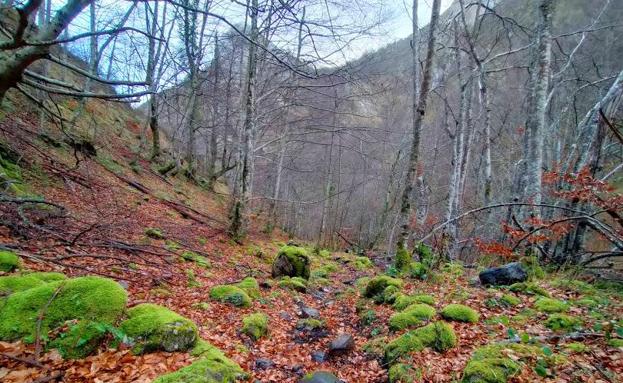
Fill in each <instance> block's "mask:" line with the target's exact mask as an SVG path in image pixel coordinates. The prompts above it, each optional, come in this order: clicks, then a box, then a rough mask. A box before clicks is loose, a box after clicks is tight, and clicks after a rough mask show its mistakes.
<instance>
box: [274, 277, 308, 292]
mask: <svg viewBox="0 0 623 383" xmlns="http://www.w3.org/2000/svg"><path fill="white" fill-rule="evenodd" d="M277 285H278V286H279V287H281V288H284V289H291V290H295V291H299V292H301V293H304V292H305V291H307V281H306V280H305V279H303V278H300V277H294V278H290V277H283V278H281V280H280V281H279V282H278V283H277Z"/></svg>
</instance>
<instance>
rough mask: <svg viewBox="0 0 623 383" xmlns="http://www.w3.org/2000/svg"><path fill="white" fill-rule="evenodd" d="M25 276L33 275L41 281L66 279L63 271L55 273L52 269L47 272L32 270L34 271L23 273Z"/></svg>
mask: <svg viewBox="0 0 623 383" xmlns="http://www.w3.org/2000/svg"><path fill="white" fill-rule="evenodd" d="M24 275H27V276H31V277H35V278H37V279H39V280H41V281H43V282H54V281H62V280H65V279H67V277H66V276H65V274H63V273H57V272H53V271H49V272H34V273H28V274H24Z"/></svg>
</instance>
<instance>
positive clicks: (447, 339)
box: [385, 321, 457, 364]
mask: <svg viewBox="0 0 623 383" xmlns="http://www.w3.org/2000/svg"><path fill="white" fill-rule="evenodd" d="M456 345H457V338H456V334H455V333H454V329H453V328H452V326H450V325H449V324H448V323H446V322H442V321H439V322H433V323H431V324H428V325H426V326H424V327H420V328H418V329H415V330H412V331H409V332H407V333H405V334H403V335H401V336H399V337H398V338H396V339H394V340H393V341H391V342H390V343H389V344H387V346H386V347H385V361H386V362H387V363H388V364H394V363H396V362H397V361H398V360H399V359H400V358H401V357H403V356H405V355H407V354H408V353H410V352H413V351H421V350H423V349H424V348H425V347H430V348H433V349H435V350H436V351H439V352H444V351H447V350H449V349H451V348H454V347H456Z"/></svg>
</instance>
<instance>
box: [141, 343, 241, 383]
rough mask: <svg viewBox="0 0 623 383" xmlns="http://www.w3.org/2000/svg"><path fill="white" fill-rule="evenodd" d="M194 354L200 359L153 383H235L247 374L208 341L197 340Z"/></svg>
mask: <svg viewBox="0 0 623 383" xmlns="http://www.w3.org/2000/svg"><path fill="white" fill-rule="evenodd" d="M192 355H193V356H197V357H199V359H197V360H196V361H195V362H194V363H192V364H191V365H189V366H186V367H183V368H181V369H179V370H177V371H175V372H172V373H169V374H166V375H162V376H160V377H158V378H157V379H155V380H154V382H153V383H234V382H236V381H238V380H240V379H245V378H246V376H247V374H246V373H245V372H244V370H243V369H242V368H240V366H239V365H238V364H236V363H235V362H234V361H232V360H231V359H229V358H227V357H226V356H225V354H223V352H222V351H221V350H219V349H218V348H216V347H214V346H212V345H211V344H209V343H208V342H205V341H199V342H197V345H196V346H195V348H194V349H193V351H192Z"/></svg>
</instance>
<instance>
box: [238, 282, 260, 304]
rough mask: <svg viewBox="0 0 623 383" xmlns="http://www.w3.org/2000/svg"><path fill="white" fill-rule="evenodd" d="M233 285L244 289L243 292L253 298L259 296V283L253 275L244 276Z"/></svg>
mask: <svg viewBox="0 0 623 383" xmlns="http://www.w3.org/2000/svg"><path fill="white" fill-rule="evenodd" d="M235 286H236V287H239V288H240V289H242V290H244V292H245V293H247V295H249V297H251V298H253V299H257V298H259V297H260V284H259V283H258V282H257V279H255V278H253V277H246V278H245V279H243V280H242V281H240V282H238V283H236V285H235Z"/></svg>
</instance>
